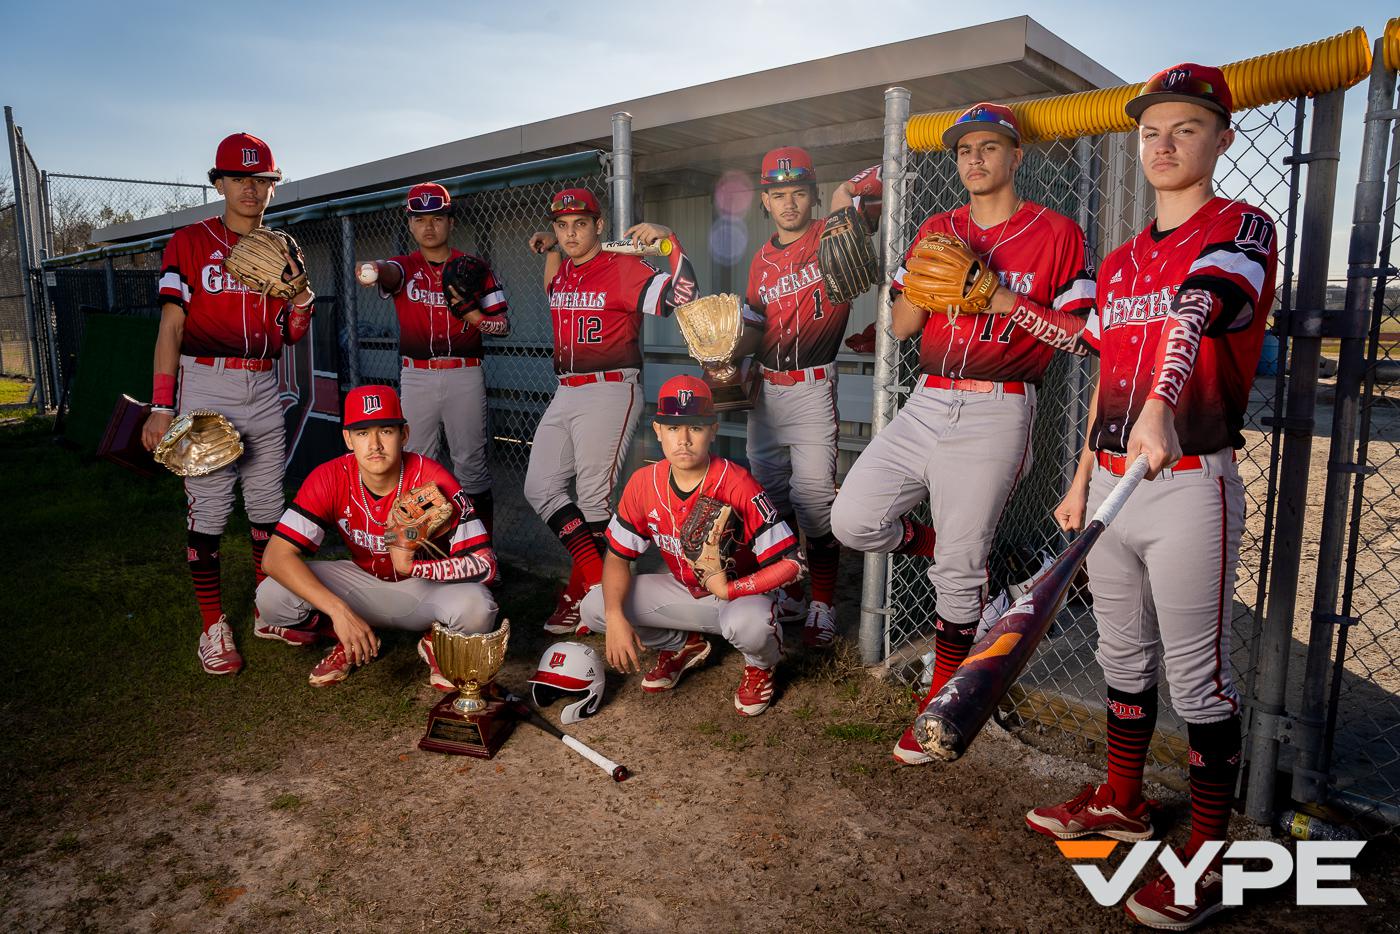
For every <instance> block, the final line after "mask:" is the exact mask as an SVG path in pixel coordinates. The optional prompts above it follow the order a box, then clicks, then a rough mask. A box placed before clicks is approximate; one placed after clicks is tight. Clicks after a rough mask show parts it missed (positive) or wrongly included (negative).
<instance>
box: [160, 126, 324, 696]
mask: <svg viewBox="0 0 1400 934" xmlns="http://www.w3.org/2000/svg"><path fill="white" fill-rule="evenodd" d="M281 177H282V172H281V170H280V169H279V168H277V163H276V162H275V161H274V160H273V158H272V150H271V149H269V148H268V145H267V143H265V142H263V141H262V140H260V139H258V138H257V137H256V136H252V135H250V134H248V133H235V134H233V135H232V136H229V137H227V138H225V139H224V140H223V141H222V142H221V143H219V148H218V150H217V152H216V154H215V156H214V167H213V168H212V169H210V170H209V179H210V183H211V184H213V186H214V187H215V189H216V190H217V191H218V192H219V194H221V195H223V198H224V212H223V215H222V216H220V217H215V218H210V219H209V220H204V221H200V222H199V223H197V224H191V225H190V226H188V227H185V228H183V229H181V230H177V231H175V233H174V235H173V236H172V237H171V238H170V242H169V243H167V244H166V247H165V254H164V256H163V258H162V261H161V263H162V272H161V277H160V291H159V294H160V301H161V319H160V330H159V333H158V335H157V337H156V347H155V376H154V380H153V387H152V390H151V400H152V407H151V414H150V417H149V418H147V419H146V424H145V426H144V428H143V430H142V433H141V440H142V442H143V443H144V444H145V446H146V447H147V448H148V449H151V450H154V448H155V446H156V444H157V443H159V441H160V439H161V436H162V435H164V434H165V432H166V430H167V429H169V428H170V423H171V421H172V419H173V418H174V416H175V412H176V409H177V408H178V409H179V410H180V411H182V412H187V411H190V410H192V409H213V410H214V411H216V412H219V413H220V414H222V415H224V416H225V417H226V418H228V420H229V421H230V422H232V423H233V426H234V427H235V428H237V429H238V431H239V433H240V434H241V435H242V436H243V442H244V444H245V446H246V452H245V453H244V455H243V456H242V457H241V458H240V459H239V460H238V461H237V462H235V463H234V464H231V465H229V466H228V467H226V468H224V469H222V470H219V471H216V472H215V473H212V474H209V475H208V476H204V477H186V478H185V495H186V499H187V500H188V503H189V517H188V520H187V522H188V524H187V527H188V529H189V534H188V538H187V542H186V556H187V559H188V562H189V568H190V576H191V577H192V578H193V580H194V592H195V599H196V600H197V601H198V604H199V612H200V616H201V617H202V619H203V629H202V631H201V633H200V637H199V663H200V665H201V667H203V669H204V670H205V671H207V672H208V673H209V674H211V675H231V674H236V673H237V672H238V671H239V670H240V669H242V667H243V656H241V655H240V654H239V653H238V648H237V646H236V645H235V644H234V639H233V630H232V628H231V627H230V626H229V623H228V617H227V616H226V615H225V614H224V611H223V601H222V595H221V590H220V580H219V539H220V536H222V535H223V531H224V526H225V525H226V524H227V522H228V517H229V514H230V513H232V512H233V503H234V493H233V488H234V485H235V484H238V485H241V486H242V489H243V507H244V509H245V510H246V511H247V514H248V523H249V526H250V527H251V529H250V534H251V537H252V552H253V575H254V578H255V582H256V583H261V582H262V580H263V570H262V556H263V549H264V548H265V547H266V546H267V542H268V539H269V537H270V536H271V534H272V530H273V529H274V528H275V527H276V525H277V519H278V517H279V516H281V514H282V503H283V498H282V477H283V473H284V471H285V465H286V449H287V437H286V427H285V424H284V421H283V416H282V403H281V401H280V400H279V399H278V388H277V374H276V373H275V372H273V366H274V364H275V363H276V360H277V357H278V356H279V355H280V353H281V351H282V345H283V344H284V343H295V342H296V341H298V340H300V339H301V338H302V337H303V336H304V335H305V334H306V331H307V329H308V328H309V327H310V325H311V313H312V302H313V301H314V299H315V296H314V295H313V294H312V292H311V290H310V289H306V290H305V291H303V292H302V293H301V294H299V295H296V296H294V297H293V298H292V299H291V300H290V301H282V300H280V299H276V298H270V297H266V296H264V295H261V294H259V293H258V292H257V291H256V290H254V289H250V288H248V287H247V286H245V285H243V284H242V283H241V282H239V281H238V280H237V279H235V278H234V277H233V276H232V275H231V274H229V273H228V272H227V271H226V270H225V269H224V264H223V261H224V258H225V257H227V256H228V254H229V251H230V250H232V249H233V246H234V244H236V243H237V242H238V240H239V237H240V236H242V235H243V234H246V233H248V232H249V231H251V230H253V229H254V228H256V227H260V226H262V219H263V212H265V211H266V210H267V206H268V204H269V203H270V202H271V201H272V195H273V190H274V188H275V187H276V185H277V182H278V180H279V179H281ZM287 262H288V265H289V266H290V267H293V268H295V265H296V263H295V260H293V259H292V258H291V257H290V256H288V257H287ZM298 271H299V270H298ZM256 615H257V611H256V610H254V616H255V617H256ZM253 634H254V635H256V636H258V637H260V638H264V639H278V640H281V641H283V642H287V643H289V644H292V645H305V644H307V643H308V642H309V641H310V639H308V638H306V637H305V634H303V633H300V632H292V631H288V630H285V629H283V628H281V627H278V626H275V625H271V624H268V623H267V622H265V621H263V620H259V619H256V618H255V619H254V626H253Z"/></svg>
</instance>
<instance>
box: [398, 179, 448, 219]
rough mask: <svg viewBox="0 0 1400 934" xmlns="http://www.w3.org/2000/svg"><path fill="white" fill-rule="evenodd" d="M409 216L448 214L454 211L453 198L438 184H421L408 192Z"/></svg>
mask: <svg viewBox="0 0 1400 934" xmlns="http://www.w3.org/2000/svg"><path fill="white" fill-rule="evenodd" d="M406 210H407V211H408V213H409V214H447V213H449V212H450V211H451V210H452V196H451V195H449V194H448V193H447V189H446V188H443V187H442V186H441V185H439V184H438V183H437V182H420V183H419V184H417V185H414V186H413V187H412V188H410V189H409V190H408V207H407V208H406Z"/></svg>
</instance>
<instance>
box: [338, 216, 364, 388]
mask: <svg viewBox="0 0 1400 934" xmlns="http://www.w3.org/2000/svg"><path fill="white" fill-rule="evenodd" d="M358 284H359V283H358V282H357V281H356V279H355V224H354V222H353V221H352V220H351V219H350V215H348V214H345V215H342V216H341V218H340V284H339V286H338V288H339V289H340V328H339V331H338V333H337V335H336V339H337V340H338V341H339V342H340V356H341V362H342V363H343V364H344V366H345V372H344V374H343V375H344V377H345V380H346V382H347V383H348V384H349V385H350V386H352V387H353V386H358V385H360V321H359V318H358V317H357V315H356V313H355V298H356V296H357V294H358V293H359V289H358V288H357V286H358Z"/></svg>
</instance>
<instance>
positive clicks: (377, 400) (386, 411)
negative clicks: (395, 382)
mask: <svg viewBox="0 0 1400 934" xmlns="http://www.w3.org/2000/svg"><path fill="white" fill-rule="evenodd" d="M340 423H341V427H342V428H344V429H345V430H346V431H351V430H353V429H355V428H377V427H378V426H380V425H406V424H408V419H406V418H404V417H403V406H402V405H400V404H399V394H398V393H396V392H394V387H393V386H360V387H357V388H355V389H352V390H350V394H349V395H347V396H346V397H345V415H344V417H343V418H341V420H340Z"/></svg>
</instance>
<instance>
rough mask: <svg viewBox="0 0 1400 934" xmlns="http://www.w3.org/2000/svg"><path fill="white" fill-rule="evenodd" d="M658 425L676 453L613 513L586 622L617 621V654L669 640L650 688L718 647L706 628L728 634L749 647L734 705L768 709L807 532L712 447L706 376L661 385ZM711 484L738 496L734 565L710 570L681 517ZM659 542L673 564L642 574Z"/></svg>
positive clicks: (645, 685) (609, 641)
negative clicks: (779, 595)
mask: <svg viewBox="0 0 1400 934" xmlns="http://www.w3.org/2000/svg"><path fill="white" fill-rule="evenodd" d="M654 428H655V430H656V438H657V441H659V442H660V444H661V451H662V454H663V455H664V456H665V459H664V460H661V461H658V462H656V463H655V464H650V465H648V466H646V467H643V468H641V469H640V470H638V471H637V472H636V473H634V474H633V475H632V477H631V479H629V480H628V481H627V486H626V487H625V488H624V489H623V491H622V498H621V500H620V501H619V502H618V505H617V514H616V515H614V516H613V518H612V522H611V523H609V525H608V530H607V538H608V556H607V558H606V559H605V561H604V566H603V586H602V587H600V588H597V589H595V590H593V591H591V592H590V593H589V594H588V595H587V596H586V597H585V598H584V600H583V607H582V614H583V623H584V625H585V626H587V627H588V628H589V629H590V630H594V631H596V630H603V631H604V632H605V633H606V652H607V659H608V662H609V664H611V665H612V666H613V667H614V668H617V669H618V670H620V671H624V672H634V671H640V670H641V666H640V664H639V660H638V659H639V654H640V652H641V650H642V649H643V647H645V648H649V649H657V650H659V651H658V654H657V658H656V664H655V665H654V666H652V668H651V670H650V671H648V672H647V673H646V675H645V676H644V677H643V678H642V690H644V691H647V692H649V693H658V692H661V691H669V690H670V689H671V688H674V687H675V686H676V685H677V684H678V683H679V682H680V679H681V676H682V675H684V674H685V673H686V672H687V671H689V670H690V669H692V668H695V667H697V666H698V665H700V664H702V663H703V662H704V661H705V659H706V658H708V657H709V655H710V643H709V641H708V640H706V639H705V635H704V634H712V635H719V636H723V637H724V639H726V640H727V641H728V642H729V643H730V644H731V645H733V646H734V647H735V648H737V649H738V650H739V651H740V652H742V653H743V655H744V675H743V679H742V680H741V681H740V683H739V688H738V690H737V691H735V693H734V709H735V710H737V711H738V712H739V713H740V714H742V715H743V716H746V717H756V716H758V715H759V714H761V713H763V712H764V711H765V710H767V709H768V705H769V703H771V702H772V699H773V669H774V668H775V667H776V666H777V664H778V659H779V656H780V655H781V654H782V628H781V627H780V626H779V625H778V622H777V619H776V615H775V606H774V601H775V593H774V591H776V590H778V589H779V588H781V587H783V586H785V585H787V584H790V583H792V582H793V581H795V580H797V579H798V578H799V577H800V576H801V575H802V571H803V568H802V553H801V550H800V548H799V546H798V541H797V536H796V535H795V534H794V533H793V531H792V528H791V527H790V526H789V525H788V524H787V523H786V522H784V521H783V520H782V517H781V515H780V514H779V513H778V511H777V509H776V508H774V506H773V503H772V501H771V500H769V498H768V494H766V493H764V492H763V488H762V487H761V486H759V484H758V482H757V481H756V480H755V479H754V478H753V477H752V476H750V475H749V473H748V472H747V471H746V470H744V468H742V467H740V466H739V465H738V464H735V463H733V462H732V461H728V460H725V459H724V458H722V457H711V456H710V445H711V444H712V443H713V442H714V439H715V433H716V432H717V431H718V419H717V418H716V416H715V409H714V400H713V398H712V396H711V394H710V387H709V386H708V385H707V384H706V383H705V381H704V380H700V379H696V378H695V377H693V376H673V377H672V378H671V379H669V380H667V381H666V383H665V384H664V385H663V386H662V387H661V392H660V394H659V398H658V399H657V407H656V418H655V425H654ZM702 496H708V497H712V498H714V499H717V500H720V501H721V502H723V503H727V504H728V505H729V506H731V507H732V508H733V511H734V514H735V517H736V518H737V523H738V526H739V528H740V531H739V534H737V535H736V538H737V540H738V548H737V550H736V553H735V554H734V556H733V558H734V573H735V575H736V577H735V578H734V579H733V580H731V579H729V576H728V575H727V574H711V575H709V576H708V577H706V578H705V579H704V580H701V579H699V577H698V576H697V574H696V572H695V569H694V568H693V567H692V566H691V563H690V562H689V561H687V560H686V558H685V557H684V556H683V554H682V551H681V538H680V535H679V533H680V529H681V528H682V526H684V525H685V522H686V519H687V517H688V516H689V515H690V512H691V510H692V509H693V508H694V507H695V504H696V502H697V501H698V500H699V499H700V497H702ZM652 542H655V543H656V546H657V547H658V548H659V549H660V550H661V555H662V558H663V559H664V560H665V563H666V569H667V571H668V572H669V573H664V574H641V575H638V576H637V577H635V578H634V577H633V576H632V570H631V566H630V562H632V561H634V560H636V559H637V558H638V557H640V556H641V554H642V553H643V552H645V551H646V550H647V547H648V546H649V544H650V543H652Z"/></svg>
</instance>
